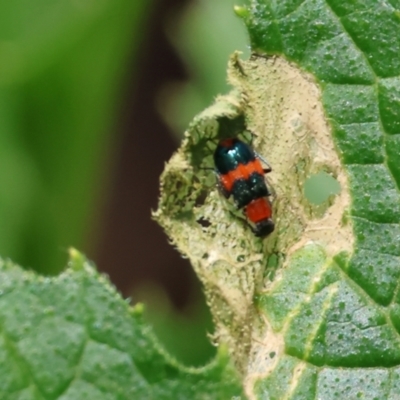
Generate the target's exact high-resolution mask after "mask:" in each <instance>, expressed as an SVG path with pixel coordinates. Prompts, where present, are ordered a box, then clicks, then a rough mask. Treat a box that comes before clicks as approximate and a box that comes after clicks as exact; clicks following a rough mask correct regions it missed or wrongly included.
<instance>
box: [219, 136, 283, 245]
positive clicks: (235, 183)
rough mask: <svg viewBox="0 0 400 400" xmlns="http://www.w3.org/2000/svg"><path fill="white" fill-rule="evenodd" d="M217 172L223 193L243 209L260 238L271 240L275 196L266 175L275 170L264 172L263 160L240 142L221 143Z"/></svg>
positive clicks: (232, 140)
mask: <svg viewBox="0 0 400 400" xmlns="http://www.w3.org/2000/svg"><path fill="white" fill-rule="evenodd" d="M214 164H215V172H216V174H217V177H218V186H219V189H220V191H221V193H222V194H223V195H224V196H225V197H226V198H229V197H230V196H232V197H233V200H234V202H235V204H236V207H237V208H238V209H243V211H244V214H245V216H246V218H247V221H248V222H249V225H250V227H251V229H252V231H253V232H254V234H255V235H256V236H259V237H265V236H268V235H269V234H270V233H271V232H273V230H274V227H275V225H274V222H273V221H272V219H271V217H272V205H271V203H270V201H269V199H268V197H269V196H271V193H270V192H269V190H268V187H267V185H266V183H265V177H264V175H265V174H266V173H268V172H271V168H270V167H268V168H263V167H262V165H261V162H260V157H259V156H258V155H257V154H256V153H255V151H254V150H253V149H252V148H251V147H250V146H249V145H247V144H246V143H244V142H243V141H241V140H239V139H237V138H229V139H224V140H221V141H220V142H219V143H218V145H217V148H216V149H215V152H214Z"/></svg>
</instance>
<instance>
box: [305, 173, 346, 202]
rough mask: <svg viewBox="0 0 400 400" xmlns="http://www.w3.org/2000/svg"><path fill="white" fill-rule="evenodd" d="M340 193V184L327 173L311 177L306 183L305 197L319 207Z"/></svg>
mask: <svg viewBox="0 0 400 400" xmlns="http://www.w3.org/2000/svg"><path fill="white" fill-rule="evenodd" d="M339 193H340V183H339V182H338V181H337V180H336V179H335V178H334V177H333V176H331V175H329V174H328V173H326V172H318V174H314V175H311V176H310V177H309V178H307V180H306V181H305V182H304V195H305V196H306V198H307V200H308V201H309V202H310V203H312V204H315V205H319V204H322V203H324V202H325V201H327V200H328V198H329V196H331V195H335V194H339Z"/></svg>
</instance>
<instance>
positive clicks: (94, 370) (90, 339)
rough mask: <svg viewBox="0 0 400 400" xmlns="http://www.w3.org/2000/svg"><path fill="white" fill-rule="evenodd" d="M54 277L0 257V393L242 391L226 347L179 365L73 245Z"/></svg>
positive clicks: (79, 395) (200, 395)
mask: <svg viewBox="0 0 400 400" xmlns="http://www.w3.org/2000/svg"><path fill="white" fill-rule="evenodd" d="M70 254H71V258H70V265H69V268H68V269H67V270H66V271H65V272H63V273H62V274H60V275H59V276H57V277H54V278H45V277H42V276H39V275H36V274H35V273H32V272H27V271H24V270H22V269H21V268H20V267H18V266H16V265H14V264H12V263H11V262H9V261H6V262H5V261H1V262H0V326H1V335H0V360H1V362H0V377H1V382H2V384H1V385H0V398H1V399H4V400H11V399H30V400H33V399H35V400H36V399H37V400H39V399H40V400H42V399H43V400H44V399H46V400H48V399H59V400H67V399H71V400H77V399H99V400H100V399H121V400H122V399H135V398H137V399H139V398H140V399H172V398H174V399H189V398H190V399H226V398H230V396H234V395H237V394H240V389H239V384H238V381H237V377H236V375H235V373H234V372H233V370H232V368H231V367H230V366H229V363H228V358H227V353H226V350H224V349H222V348H221V349H220V351H219V354H218V356H217V358H216V359H215V360H214V361H213V362H211V363H210V364H209V365H208V366H206V367H204V368H199V369H192V368H186V367H183V366H181V365H179V364H178V363H177V362H176V361H175V360H174V359H172V358H171V357H170V356H169V355H168V354H166V353H165V351H164V350H163V349H162V348H161V346H160V345H159V343H158V342H157V340H156V339H155V338H154V335H153V334H152V331H151V329H150V328H149V327H148V326H147V325H146V324H145V323H144V322H143V320H142V311H143V307H142V306H141V305H137V306H136V307H135V308H131V307H130V306H129V304H128V303H127V302H126V301H124V300H123V299H122V298H121V297H120V295H119V294H118V293H117V292H116V291H115V289H114V288H113V287H111V286H110V284H109V282H108V280H107V279H106V278H104V277H103V276H101V275H99V274H98V273H97V272H96V271H95V269H94V268H93V266H91V265H90V264H89V263H88V262H87V261H86V259H85V258H84V257H83V256H82V255H81V254H79V253H78V252H77V251H75V250H71V252H70Z"/></svg>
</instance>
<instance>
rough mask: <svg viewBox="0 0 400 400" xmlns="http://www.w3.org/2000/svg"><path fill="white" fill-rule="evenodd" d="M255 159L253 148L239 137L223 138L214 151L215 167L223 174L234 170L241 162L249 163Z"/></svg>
mask: <svg viewBox="0 0 400 400" xmlns="http://www.w3.org/2000/svg"><path fill="white" fill-rule="evenodd" d="M254 159H255V154H254V151H253V149H252V148H251V147H250V146H248V145H247V144H246V143H244V142H242V141H241V140H238V139H227V140H222V141H221V142H220V143H219V144H218V146H217V148H216V150H215V153H214V163H215V167H216V169H217V171H218V172H219V173H220V174H221V175H225V174H227V173H228V172H230V171H234V170H235V169H236V168H237V167H238V165H239V164H247V163H249V162H250V161H253V160H254Z"/></svg>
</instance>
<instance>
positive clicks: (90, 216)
mask: <svg viewBox="0 0 400 400" xmlns="http://www.w3.org/2000/svg"><path fill="white" fill-rule="evenodd" d="M237 3H240V1H239V2H234V1H232V0H219V1H217V2H216V1H213V0H158V1H156V0H153V1H151V0H134V1H132V0H36V1H34V2H32V1H31V0H14V1H10V2H2V3H1V4H0V188H1V190H0V224H1V225H0V227H1V229H0V255H1V256H2V257H5V258H8V257H9V258H11V259H13V260H14V261H16V262H18V263H20V264H21V265H23V266H24V267H26V268H32V269H35V270H37V271H39V272H41V273H44V274H55V273H58V272H59V271H60V270H62V269H63V268H64V267H65V262H66V259H67V251H66V250H67V248H68V247H70V246H74V247H76V248H78V249H80V250H82V251H83V252H86V253H87V254H88V255H89V257H90V258H92V259H93V260H94V261H95V262H96V264H97V265H98V266H99V269H100V270H102V271H103V272H106V273H107V274H109V276H110V278H111V280H112V281H113V282H114V283H115V284H116V286H117V287H118V288H119V289H120V290H121V292H122V293H123V295H124V296H131V297H132V298H133V300H134V301H145V302H146V303H147V304H148V306H147V310H148V311H147V316H148V320H149V321H150V322H151V323H152V324H153V325H154V328H155V330H156V333H157V334H158V336H159V337H160V340H161V341H163V342H164V343H165V346H166V347H167V349H168V350H169V351H171V352H172V353H173V354H175V355H176V357H177V358H178V359H180V360H182V361H183V362H185V363H186V364H191V365H200V364H202V363H204V362H206V361H207V360H208V359H209V358H210V357H211V356H212V354H214V349H213V348H212V347H211V345H210V344H209V342H208V339H207V338H206V333H207V332H212V329H213V328H212V323H211V319H210V315H209V312H208V310H207V308H206V306H205V304H204V298H203V296H202V294H201V288H200V284H199V282H198V281H197V279H196V277H195V276H194V274H193V272H192V270H191V268H190V266H189V264H188V263H187V261H186V260H183V259H182V258H181V257H180V256H179V254H178V253H177V252H176V251H175V250H174V249H173V248H172V247H171V246H169V244H168V242H167V239H166V237H165V235H164V233H163V232H162V231H161V228H159V227H158V226H157V225H156V224H155V223H154V222H152V221H151V217H150V211H151V208H153V209H154V208H155V207H156V204H157V194H158V176H159V175H160V173H161V171H162V168H163V165H164V162H165V161H166V160H167V159H168V158H169V157H170V156H171V154H172V152H173V150H174V149H175V148H176V147H177V146H178V144H179V140H180V136H181V135H182V133H183V131H184V129H185V127H186V126H187V124H188V122H189V121H190V120H191V118H192V117H193V116H194V115H195V114H196V113H198V112H199V111H201V110H202V109H203V108H204V107H206V106H207V105H209V104H210V103H211V102H212V101H213V98H214V97H215V96H216V95H218V94H220V93H225V92H227V91H228V86H227V84H226V73H225V70H226V64H227V60H228V57H229V54H230V53H232V52H233V51H234V50H241V51H243V52H244V53H245V56H246V55H248V52H249V50H248V48H247V37H246V31H245V28H244V25H243V24H242V22H241V21H240V20H239V19H238V18H236V17H235V15H234V13H233V5H234V4H237Z"/></svg>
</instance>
